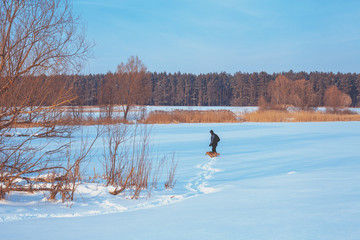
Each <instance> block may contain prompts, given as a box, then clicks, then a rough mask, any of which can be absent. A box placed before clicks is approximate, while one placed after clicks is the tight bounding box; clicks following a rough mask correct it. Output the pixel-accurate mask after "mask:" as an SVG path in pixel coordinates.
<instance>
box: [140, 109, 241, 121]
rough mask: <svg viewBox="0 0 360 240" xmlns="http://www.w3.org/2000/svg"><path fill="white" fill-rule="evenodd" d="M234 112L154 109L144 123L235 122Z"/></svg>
mask: <svg viewBox="0 0 360 240" xmlns="http://www.w3.org/2000/svg"><path fill="white" fill-rule="evenodd" d="M237 121H238V120H237V118H236V116H235V114H234V113H233V112H231V111H229V110H210V111H189V110H175V111H171V112H167V111H154V112H151V113H149V116H148V118H147V119H146V120H144V123H148V124H169V123H219V122H237Z"/></svg>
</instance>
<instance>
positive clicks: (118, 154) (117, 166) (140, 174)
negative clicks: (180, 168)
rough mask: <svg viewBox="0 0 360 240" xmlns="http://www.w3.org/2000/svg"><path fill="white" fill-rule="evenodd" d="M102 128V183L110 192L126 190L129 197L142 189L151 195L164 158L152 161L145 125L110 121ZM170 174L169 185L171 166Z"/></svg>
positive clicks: (170, 183) (148, 135) (133, 197)
mask: <svg viewBox="0 0 360 240" xmlns="http://www.w3.org/2000/svg"><path fill="white" fill-rule="evenodd" d="M106 131H107V132H106V134H105V135H104V136H105V137H104V140H103V142H104V162H103V166H104V177H105V181H106V185H111V186H114V187H115V189H114V190H113V191H111V192H110V193H111V194H114V195H117V194H120V193H122V192H124V191H125V190H126V192H127V193H128V194H129V195H130V197H131V198H132V199H138V198H139V196H140V194H141V192H142V191H143V190H147V192H148V194H149V195H151V191H152V189H156V188H157V184H158V181H159V179H160V178H161V174H162V170H163V166H164V162H165V160H166V158H165V157H164V158H162V159H161V160H160V161H158V162H157V163H154V162H155V160H154V157H153V156H152V153H151V150H150V149H151V148H150V144H149V141H150V130H149V129H148V127H147V125H139V124H134V125H125V124H123V125H111V126H107V128H106ZM171 167H172V168H174V167H175V168H176V166H171ZM170 174H172V180H171V181H170V182H169V187H170V186H173V185H174V180H173V177H174V174H175V169H173V170H172V172H171V173H170Z"/></svg>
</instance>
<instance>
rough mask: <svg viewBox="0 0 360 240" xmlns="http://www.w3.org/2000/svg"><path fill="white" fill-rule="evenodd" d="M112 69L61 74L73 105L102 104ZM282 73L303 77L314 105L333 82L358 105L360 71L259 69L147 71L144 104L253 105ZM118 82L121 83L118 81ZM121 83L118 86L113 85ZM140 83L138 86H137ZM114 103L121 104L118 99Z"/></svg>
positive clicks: (267, 92)
mask: <svg viewBox="0 0 360 240" xmlns="http://www.w3.org/2000/svg"><path fill="white" fill-rule="evenodd" d="M112 75H114V74H113V73H107V74H97V75H91V74H90V75H71V76H62V79H65V80H67V81H70V82H72V81H73V82H74V91H75V93H76V95H77V100H76V101H74V104H76V105H101V104H102V101H103V96H102V97H100V96H101V90H100V89H101V87H102V86H103V85H104V84H106V82H107V79H111V78H112ZM279 75H282V76H284V77H286V78H287V79H289V80H290V81H291V82H295V81H296V80H304V81H305V82H306V84H307V86H310V88H311V89H312V90H313V91H314V93H315V94H316V98H315V102H314V103H313V105H314V106H323V105H324V96H325V92H326V90H327V89H328V88H329V87H331V86H336V87H337V88H338V89H339V90H340V91H342V92H343V93H345V94H348V95H349V96H350V98H351V105H350V106H351V107H358V106H360V96H359V93H360V74H355V73H332V72H330V73H324V72H311V73H307V72H297V73H296V72H293V71H289V72H282V73H274V74H268V73H266V72H260V73H241V72H237V73H235V74H229V73H225V72H222V73H208V74H198V75H195V74H185V73H166V72H164V73H156V72H155V73H149V75H148V78H149V81H151V86H152V87H151V96H150V98H149V99H148V101H147V102H146V104H147V105H174V106H256V105H258V101H259V99H261V97H264V96H265V97H266V96H269V94H270V93H269V91H268V89H269V87H268V86H269V84H270V83H273V82H274V81H275V79H276V78H277V77H278V76H279ZM120 84H121V83H120ZM114 87H118V88H119V87H120V88H121V86H114ZM139 87H141V86H139ZM117 104H121V103H120V102H119V103H117Z"/></svg>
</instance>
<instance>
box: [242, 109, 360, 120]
mask: <svg viewBox="0 0 360 240" xmlns="http://www.w3.org/2000/svg"><path fill="white" fill-rule="evenodd" d="M241 118H242V119H243V120H244V121H246V122H332V121H360V115H359V114H356V113H352V114H351V113H345V114H343V113H341V114H339V113H327V112H316V111H298V112H287V111H276V110H269V111H256V112H251V113H245V114H243V115H242V116H241Z"/></svg>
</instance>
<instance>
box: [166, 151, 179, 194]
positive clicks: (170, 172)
mask: <svg viewBox="0 0 360 240" xmlns="http://www.w3.org/2000/svg"><path fill="white" fill-rule="evenodd" d="M177 165H178V163H177V162H175V154H173V156H172V160H171V164H170V166H169V165H167V179H166V181H165V188H166V189H173V188H174V187H175V184H176V180H175V172H176V168H177Z"/></svg>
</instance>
